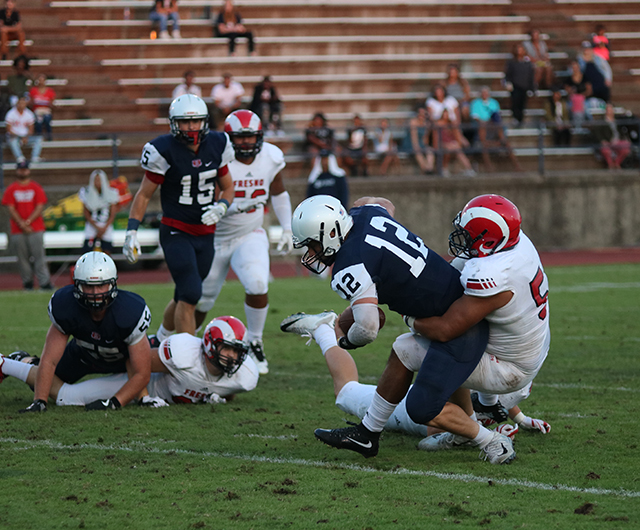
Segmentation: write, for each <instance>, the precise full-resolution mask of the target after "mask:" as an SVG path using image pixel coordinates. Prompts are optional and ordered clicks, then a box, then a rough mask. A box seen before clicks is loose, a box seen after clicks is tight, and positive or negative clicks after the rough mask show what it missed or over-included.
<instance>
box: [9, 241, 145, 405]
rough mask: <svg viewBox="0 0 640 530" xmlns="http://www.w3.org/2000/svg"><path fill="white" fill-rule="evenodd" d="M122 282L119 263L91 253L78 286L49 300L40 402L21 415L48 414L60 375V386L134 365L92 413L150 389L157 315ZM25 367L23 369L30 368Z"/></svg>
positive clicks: (80, 265)
mask: <svg viewBox="0 0 640 530" xmlns="http://www.w3.org/2000/svg"><path fill="white" fill-rule="evenodd" d="M117 278H118V272H117V270H116V265H115V263H114V262H113V260H112V259H111V258H110V257H109V256H108V255H107V254H104V253H103V252H87V253H86V254H84V255H83V256H81V257H80V259H78V261H77V262H76V266H75V269H74V272H73V285H68V286H66V287H63V288H62V289H59V290H58V291H56V293H55V294H54V295H53V296H52V297H51V301H50V302H49V318H50V319H51V327H50V328H49V331H48V332H47V338H46V341H45V344H44V348H43V350H42V358H41V360H40V365H39V367H38V375H37V377H36V380H35V395H34V401H33V403H32V404H31V405H29V406H28V407H27V408H26V409H24V410H22V411H21V412H42V411H45V410H46V408H47V399H48V397H49V393H50V391H51V387H52V384H53V382H54V374H55V376H57V378H58V380H57V383H56V384H58V385H59V384H61V383H60V381H62V382H65V383H75V382H76V381H78V380H79V379H81V378H83V377H84V376H85V375H88V374H111V373H126V372H127V364H128V365H129V379H128V381H127V382H126V384H125V385H123V386H122V388H120V389H119V390H118V391H117V392H116V393H115V394H114V395H113V396H111V397H107V398H106V399H104V400H98V401H95V402H93V403H90V404H89V405H88V406H87V409H88V410H100V409H119V408H120V407H121V406H122V405H125V404H126V403H128V402H129V401H131V400H132V399H134V398H135V397H137V395H138V394H139V393H140V392H141V391H142V389H144V388H145V386H146V385H147V383H148V382H149V376H150V374H151V348H150V346H149V341H148V340H147V334H146V331H147V329H148V328H149V324H150V323H151V312H150V311H149V308H148V307H147V304H146V303H145V301H144V300H143V298H142V297H140V296H138V295H137V294H134V293H131V292H129V291H122V290H119V289H118V287H117V283H116V282H117ZM72 336H73V338H72V339H71V340H69V339H70V337H72ZM16 364H18V363H16ZM24 366H25V368H23V370H25V369H26V370H29V369H30V368H29V365H24ZM3 373H5V374H6V371H3ZM7 375H14V374H7Z"/></svg>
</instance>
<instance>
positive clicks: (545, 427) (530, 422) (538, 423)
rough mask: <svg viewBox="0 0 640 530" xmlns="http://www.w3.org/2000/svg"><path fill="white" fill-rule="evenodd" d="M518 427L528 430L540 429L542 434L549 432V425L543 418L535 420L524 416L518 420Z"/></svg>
mask: <svg viewBox="0 0 640 530" xmlns="http://www.w3.org/2000/svg"><path fill="white" fill-rule="evenodd" d="M519 425H520V427H522V428H523V429H527V430H529V431H540V432H541V433H542V434H549V432H550V431H551V425H549V424H548V423H547V422H546V421H544V420H537V419H535V418H530V417H529V416H525V417H524V419H523V420H522V421H520V422H519Z"/></svg>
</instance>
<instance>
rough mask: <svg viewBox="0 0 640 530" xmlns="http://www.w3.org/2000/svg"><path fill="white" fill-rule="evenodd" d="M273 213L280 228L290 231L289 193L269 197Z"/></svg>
mask: <svg viewBox="0 0 640 530" xmlns="http://www.w3.org/2000/svg"><path fill="white" fill-rule="evenodd" d="M271 204H272V205H273V211H274V212H275V214H276V217H277V218H278V222H279V223H280V226H281V227H282V228H283V229H284V230H291V215H292V214H291V197H289V192H287V191H285V192H282V193H280V194H278V195H274V196H273V197H271Z"/></svg>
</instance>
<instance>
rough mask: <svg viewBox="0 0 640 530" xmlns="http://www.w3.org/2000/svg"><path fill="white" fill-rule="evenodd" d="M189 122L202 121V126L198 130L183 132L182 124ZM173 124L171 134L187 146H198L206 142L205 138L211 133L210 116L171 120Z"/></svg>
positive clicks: (174, 118)
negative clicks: (203, 141)
mask: <svg viewBox="0 0 640 530" xmlns="http://www.w3.org/2000/svg"><path fill="white" fill-rule="evenodd" d="M188 121H201V122H202V125H201V126H200V128H199V129H196V130H193V131H192V130H186V131H185V130H182V129H180V122H188ZM169 122H170V124H171V134H172V135H173V136H175V137H176V138H177V139H178V140H180V141H181V142H183V143H185V144H187V145H198V144H200V143H201V142H202V140H204V137H205V136H206V135H207V134H208V133H209V122H208V116H196V117H193V118H184V117H180V116H178V117H173V118H170V119H169Z"/></svg>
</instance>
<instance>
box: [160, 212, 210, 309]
mask: <svg viewBox="0 0 640 530" xmlns="http://www.w3.org/2000/svg"><path fill="white" fill-rule="evenodd" d="M160 244H161V245H162V250H163V252H164V259H165V261H166V262H167V267H168V268H169V272H170V273H171V277H172V278H173V283H175V284H176V288H175V291H174V294H173V299H174V300H175V301H176V302H178V301H183V302H186V303H188V304H192V305H196V304H197V303H198V300H200V296H202V280H204V279H205V278H206V277H207V274H209V271H210V270H211V263H212V262H213V234H207V235H204V236H193V235H191V234H187V233H186V232H182V231H180V230H178V229H176V228H172V227H170V226H166V225H160Z"/></svg>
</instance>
